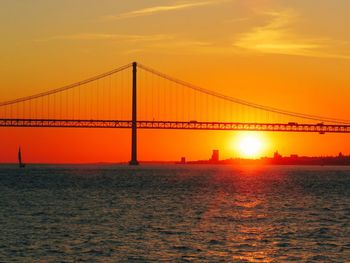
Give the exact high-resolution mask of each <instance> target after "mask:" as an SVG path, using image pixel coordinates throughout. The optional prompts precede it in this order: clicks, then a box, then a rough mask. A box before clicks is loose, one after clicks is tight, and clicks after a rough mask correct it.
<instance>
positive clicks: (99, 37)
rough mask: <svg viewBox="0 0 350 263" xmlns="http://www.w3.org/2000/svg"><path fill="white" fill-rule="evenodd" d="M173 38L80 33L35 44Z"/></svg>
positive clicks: (156, 35) (167, 36) (59, 36)
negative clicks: (64, 41) (66, 41)
mask: <svg viewBox="0 0 350 263" xmlns="http://www.w3.org/2000/svg"><path fill="white" fill-rule="evenodd" d="M172 38H173V36H171V35H162V34H155V35H123V34H103V33H82V34H72V35H57V36H51V37H47V38H41V39H37V40H36V41H37V42H45V41H52V40H71V41H79V40H81V41H104V40H109V41H112V40H120V41H127V42H149V41H150V42H151V41H164V40H170V39H172Z"/></svg>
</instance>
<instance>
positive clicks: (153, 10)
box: [104, 0, 227, 20]
mask: <svg viewBox="0 0 350 263" xmlns="http://www.w3.org/2000/svg"><path fill="white" fill-rule="evenodd" d="M222 2H227V0H221V1H220V0H217V1H203V2H193V3H182V4H175V5H161V6H153V7H148V8H143V9H138V10H134V11H130V12H126V13H122V14H117V15H109V16H105V17H104V18H105V19H108V20H119V19H127V18H133V17H139V16H148V15H154V14H158V13H164V12H169V11H177V10H183V9H189V8H194V7H200V6H208V5H213V4H218V3H222Z"/></svg>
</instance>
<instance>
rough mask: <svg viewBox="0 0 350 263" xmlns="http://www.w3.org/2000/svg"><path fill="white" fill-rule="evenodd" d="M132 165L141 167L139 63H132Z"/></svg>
mask: <svg viewBox="0 0 350 263" xmlns="http://www.w3.org/2000/svg"><path fill="white" fill-rule="evenodd" d="M129 164H130V165H139V162H138V161H137V63H136V62H133V63H132V126H131V161H130V162H129Z"/></svg>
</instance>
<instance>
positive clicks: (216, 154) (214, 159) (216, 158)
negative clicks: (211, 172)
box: [210, 150, 219, 162]
mask: <svg viewBox="0 0 350 263" xmlns="http://www.w3.org/2000/svg"><path fill="white" fill-rule="evenodd" d="M210 161H212V162H218V161H219V150H213V154H212V155H211V158H210Z"/></svg>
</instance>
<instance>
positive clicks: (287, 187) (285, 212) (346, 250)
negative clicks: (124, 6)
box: [0, 166, 350, 262]
mask: <svg viewBox="0 0 350 263" xmlns="http://www.w3.org/2000/svg"><path fill="white" fill-rule="evenodd" d="M20 173H22V176H21V175H20ZM0 195H1V196H0V226H1V228H0V261H1V262H15V261H17V262H32V261H40V262H76V261H78V262H119V261H121V262H125V261H129V262H149V261H167V262H169V261H172V262H192V261H194V262H208V261H209V262H219V261H221V262H288V261H295V262H350V168H341V167H279V166H275V167H272V166H265V167H253V166H245V167H233V166H143V167H139V168H130V167H125V166H124V167H123V166H35V167H28V169H25V170H23V171H19V169H18V168H17V167H15V166H0Z"/></svg>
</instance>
